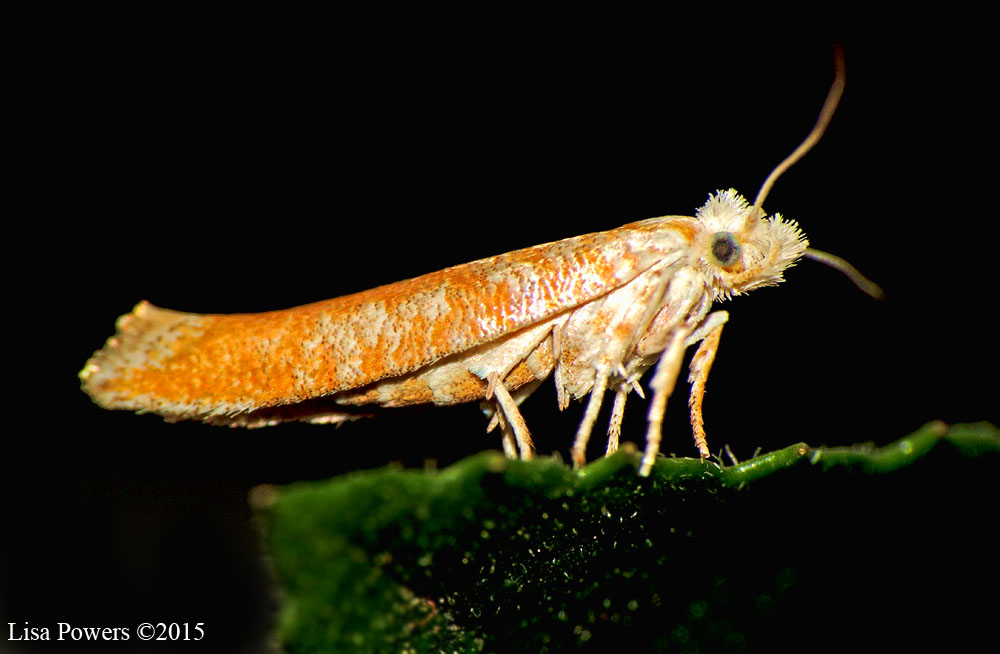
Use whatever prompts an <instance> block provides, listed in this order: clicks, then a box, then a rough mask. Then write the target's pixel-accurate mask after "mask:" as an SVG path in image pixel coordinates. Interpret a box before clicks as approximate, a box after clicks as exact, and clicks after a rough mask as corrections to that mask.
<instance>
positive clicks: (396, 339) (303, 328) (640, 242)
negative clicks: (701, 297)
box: [80, 218, 697, 419]
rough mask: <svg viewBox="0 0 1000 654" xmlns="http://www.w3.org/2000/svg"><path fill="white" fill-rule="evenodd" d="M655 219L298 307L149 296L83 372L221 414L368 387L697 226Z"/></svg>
mask: <svg viewBox="0 0 1000 654" xmlns="http://www.w3.org/2000/svg"><path fill="white" fill-rule="evenodd" d="M696 230H697V228H696V227H695V226H694V225H693V224H692V223H691V219H687V218H663V219H652V220H648V221H641V222H638V223H632V224H630V225H626V226H624V227H620V228H618V229H616V230H611V231H607V232H599V233H595V234H586V235H583V236H578V237H574V238H570V239H565V240H563V241H557V242H554V243H549V244H545V245H539V246H535V247H531V248H526V249H523V250H518V251H515V252H510V253H507V254H502V255H498V256H495V257H491V258H488V259H483V260H480V261H476V262H473V263H469V264H464V265H460V266H455V267H453V268H448V269H445V270H441V271H438V272H434V273H430V274H427V275H423V276H421V277H416V278H413V279H409V280H406V281H402V282H398V283H395V284H389V285H386V286H381V287H378V288H374V289H371V290H368V291H364V292H361V293H356V294H353V295H347V296H343V297H339V298H335V299H332V300H326V301H323V302H317V303H314V304H309V305H305V306H301V307H297V308H294V309H287V310H282V311H271V312H266V313H256V314H233V315H198V314H189V313H182V312H177V311H169V310H165V309H160V308H157V307H154V306H153V305H151V304H149V303H147V302H142V303H140V304H139V305H137V306H136V307H135V309H134V310H133V312H132V313H131V314H128V315H126V316H123V317H122V318H120V319H119V322H118V332H117V333H116V335H115V336H113V337H112V338H110V339H109V340H108V342H107V344H106V345H105V347H104V348H103V349H102V350H100V351H98V352H97V353H95V354H94V356H93V357H92V358H91V359H90V360H89V361H88V362H87V364H86V366H85V367H84V369H83V370H82V371H81V373H80V377H81V379H82V380H83V387H84V390H86V392H87V393H89V394H90V395H91V397H93V398H94V400H95V401H96V402H98V403H99V404H101V405H102V406H105V407H107V408H118V409H132V410H137V411H153V412H156V413H159V414H161V415H164V416H166V417H168V418H175V419H176V418H201V419H205V418H211V417H213V416H224V415H230V416H231V415H236V414H240V413H245V412H249V411H253V410H256V409H260V408H264V407H272V406H277V405H284V404H291V403H295V402H301V401H304V400H308V399H312V398H318V397H322V396H326V395H331V394H334V393H338V392H341V391H346V390H349V389H356V388H359V387H362V386H365V385H368V384H371V383H372V382H375V381H378V380H382V379H386V378H392V377H398V376H401V375H405V374H407V373H410V372H412V371H415V370H418V369H421V368H423V367H425V366H427V365H429V364H432V363H434V362H435V361H438V360H440V359H442V358H443V357H446V356H449V355H452V354H456V353H459V352H465V351H467V350H469V349H470V348H474V347H476V346H479V345H483V344H486V343H490V342H492V341H494V340H496V339H497V338H499V337H501V336H504V335H508V334H513V333H515V332H517V331H519V330H521V329H523V328H525V327H527V326H530V325H532V324H535V323H537V322H539V321H541V320H543V319H545V318H548V317H550V316H553V315H555V314H557V313H560V312H562V311H565V310H567V309H570V308H572V307H576V306H579V305H580V304H583V303H586V302H589V301H590V300H592V299H594V298H596V297H599V296H601V295H603V294H606V293H608V292H610V291H611V290H614V289H615V288H617V287H619V286H621V285H622V284H625V283H627V282H628V281H630V280H632V279H633V278H635V277H636V276H637V275H639V274H641V273H642V272H643V271H644V270H646V269H648V268H649V267H650V266H652V265H654V264H655V263H656V262H657V261H658V260H660V258H661V257H662V256H663V255H664V253H666V252H671V251H672V252H675V253H676V252H677V250H678V249H679V248H683V246H685V245H688V244H690V242H691V241H692V240H693V239H694V238H695V233H696Z"/></svg>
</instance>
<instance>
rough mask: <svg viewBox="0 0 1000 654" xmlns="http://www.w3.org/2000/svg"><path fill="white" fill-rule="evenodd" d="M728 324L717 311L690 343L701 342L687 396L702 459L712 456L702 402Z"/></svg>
mask: <svg viewBox="0 0 1000 654" xmlns="http://www.w3.org/2000/svg"><path fill="white" fill-rule="evenodd" d="M727 320H729V314H728V313H727V312H725V311H715V312H713V313H710V314H708V316H706V318H705V320H704V321H703V322H702V326H701V327H700V328H699V329H698V330H696V332H695V333H694V334H692V338H693V339H694V340H691V341H690V342H692V343H693V342H696V340H697V338H701V344H700V345H699V346H698V350H697V351H696V352H695V353H694V356H693V357H692V358H691V365H690V370H691V374H690V375H689V376H688V381H689V382H691V394H690V395H689V396H688V406H689V407H690V408H691V431H692V432H693V433H694V444H695V446H696V447H697V448H698V452H699V453H700V454H701V458H703V459H707V458H708V456H709V451H708V442H707V441H706V439H705V418H704V417H703V416H702V410H701V406H702V402H703V401H704V399H705V384H706V383H707V382H708V372H709V371H710V370H711V369H712V363H713V362H714V361H715V354H716V352H718V351H719V339H720V337H721V336H722V326H723V325H724V324H726V321H727Z"/></svg>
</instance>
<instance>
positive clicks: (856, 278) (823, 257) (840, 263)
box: [802, 248, 885, 300]
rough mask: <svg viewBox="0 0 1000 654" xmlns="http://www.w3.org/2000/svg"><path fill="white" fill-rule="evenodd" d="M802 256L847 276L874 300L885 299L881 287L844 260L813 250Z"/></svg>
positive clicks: (809, 249) (808, 250)
mask: <svg viewBox="0 0 1000 654" xmlns="http://www.w3.org/2000/svg"><path fill="white" fill-rule="evenodd" d="M802 256H804V257H805V258H807V259H812V260H813V261H819V262H820V263H824V264H826V265H828V266H830V267H831V268H834V269H836V270H839V271H840V272H842V273H844V274H845V275H847V278H848V279H849V280H851V281H852V282H854V285H855V286H857V287H858V288H860V289H861V290H862V291H863V292H864V293H867V294H868V295H870V296H872V297H873V298H875V299H876V300H884V299H885V291H883V290H882V287H881V286H879V285H878V284H876V283H875V282H873V281H872V280H870V279H868V278H867V277H865V276H864V275H862V274H861V271H859V270H858V269H857V268H855V267H854V266H852V265H851V264H850V263H848V261H847V260H846V259H841V258H840V257H838V256H837V255H835V254H830V253H829V252H823V251H822V250H815V249H813V248H806V251H805V254H803V255H802Z"/></svg>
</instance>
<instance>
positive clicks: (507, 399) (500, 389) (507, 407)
mask: <svg viewBox="0 0 1000 654" xmlns="http://www.w3.org/2000/svg"><path fill="white" fill-rule="evenodd" d="M487 381H488V383H489V390H488V391H487V398H489V396H490V395H492V396H493V398H494V399H495V400H496V402H497V409H498V411H503V417H502V418H501V424H503V425H509V426H510V428H511V429H513V430H514V438H515V439H516V440H517V446H518V449H519V450H520V451H521V458H522V459H530V458H531V457H532V455H533V453H534V451H535V444H534V443H532V442H531V432H529V431H528V425H527V423H525V422H524V417H523V416H522V415H521V412H520V411H519V410H518V408H517V403H516V402H515V401H514V398H512V397H511V396H510V391H508V390H507V387H506V386H504V385H503V382H501V381H499V375H498V374H497V373H495V372H494V373H490V376H489V377H488V379H487ZM506 440H507V435H506V431H505V433H504V441H506ZM507 447H508V446H507V444H506V442H505V444H504V451H506V450H507Z"/></svg>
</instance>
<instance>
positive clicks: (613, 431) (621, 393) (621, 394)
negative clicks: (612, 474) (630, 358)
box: [607, 382, 629, 454]
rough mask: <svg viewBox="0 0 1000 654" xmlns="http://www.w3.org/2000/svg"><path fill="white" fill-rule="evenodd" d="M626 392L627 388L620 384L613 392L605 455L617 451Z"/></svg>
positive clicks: (623, 383)
mask: <svg viewBox="0 0 1000 654" xmlns="http://www.w3.org/2000/svg"><path fill="white" fill-rule="evenodd" d="M628 390H629V389H628V386H627V385H626V384H625V382H622V383H621V384H619V385H618V389H617V390H616V391H615V403H614V404H613V405H612V406H611V422H610V424H609V425H608V450H607V454H614V453H615V452H617V451H618V439H619V437H620V436H621V433H622V418H624V417H625V400H626V399H627V398H628Z"/></svg>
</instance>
